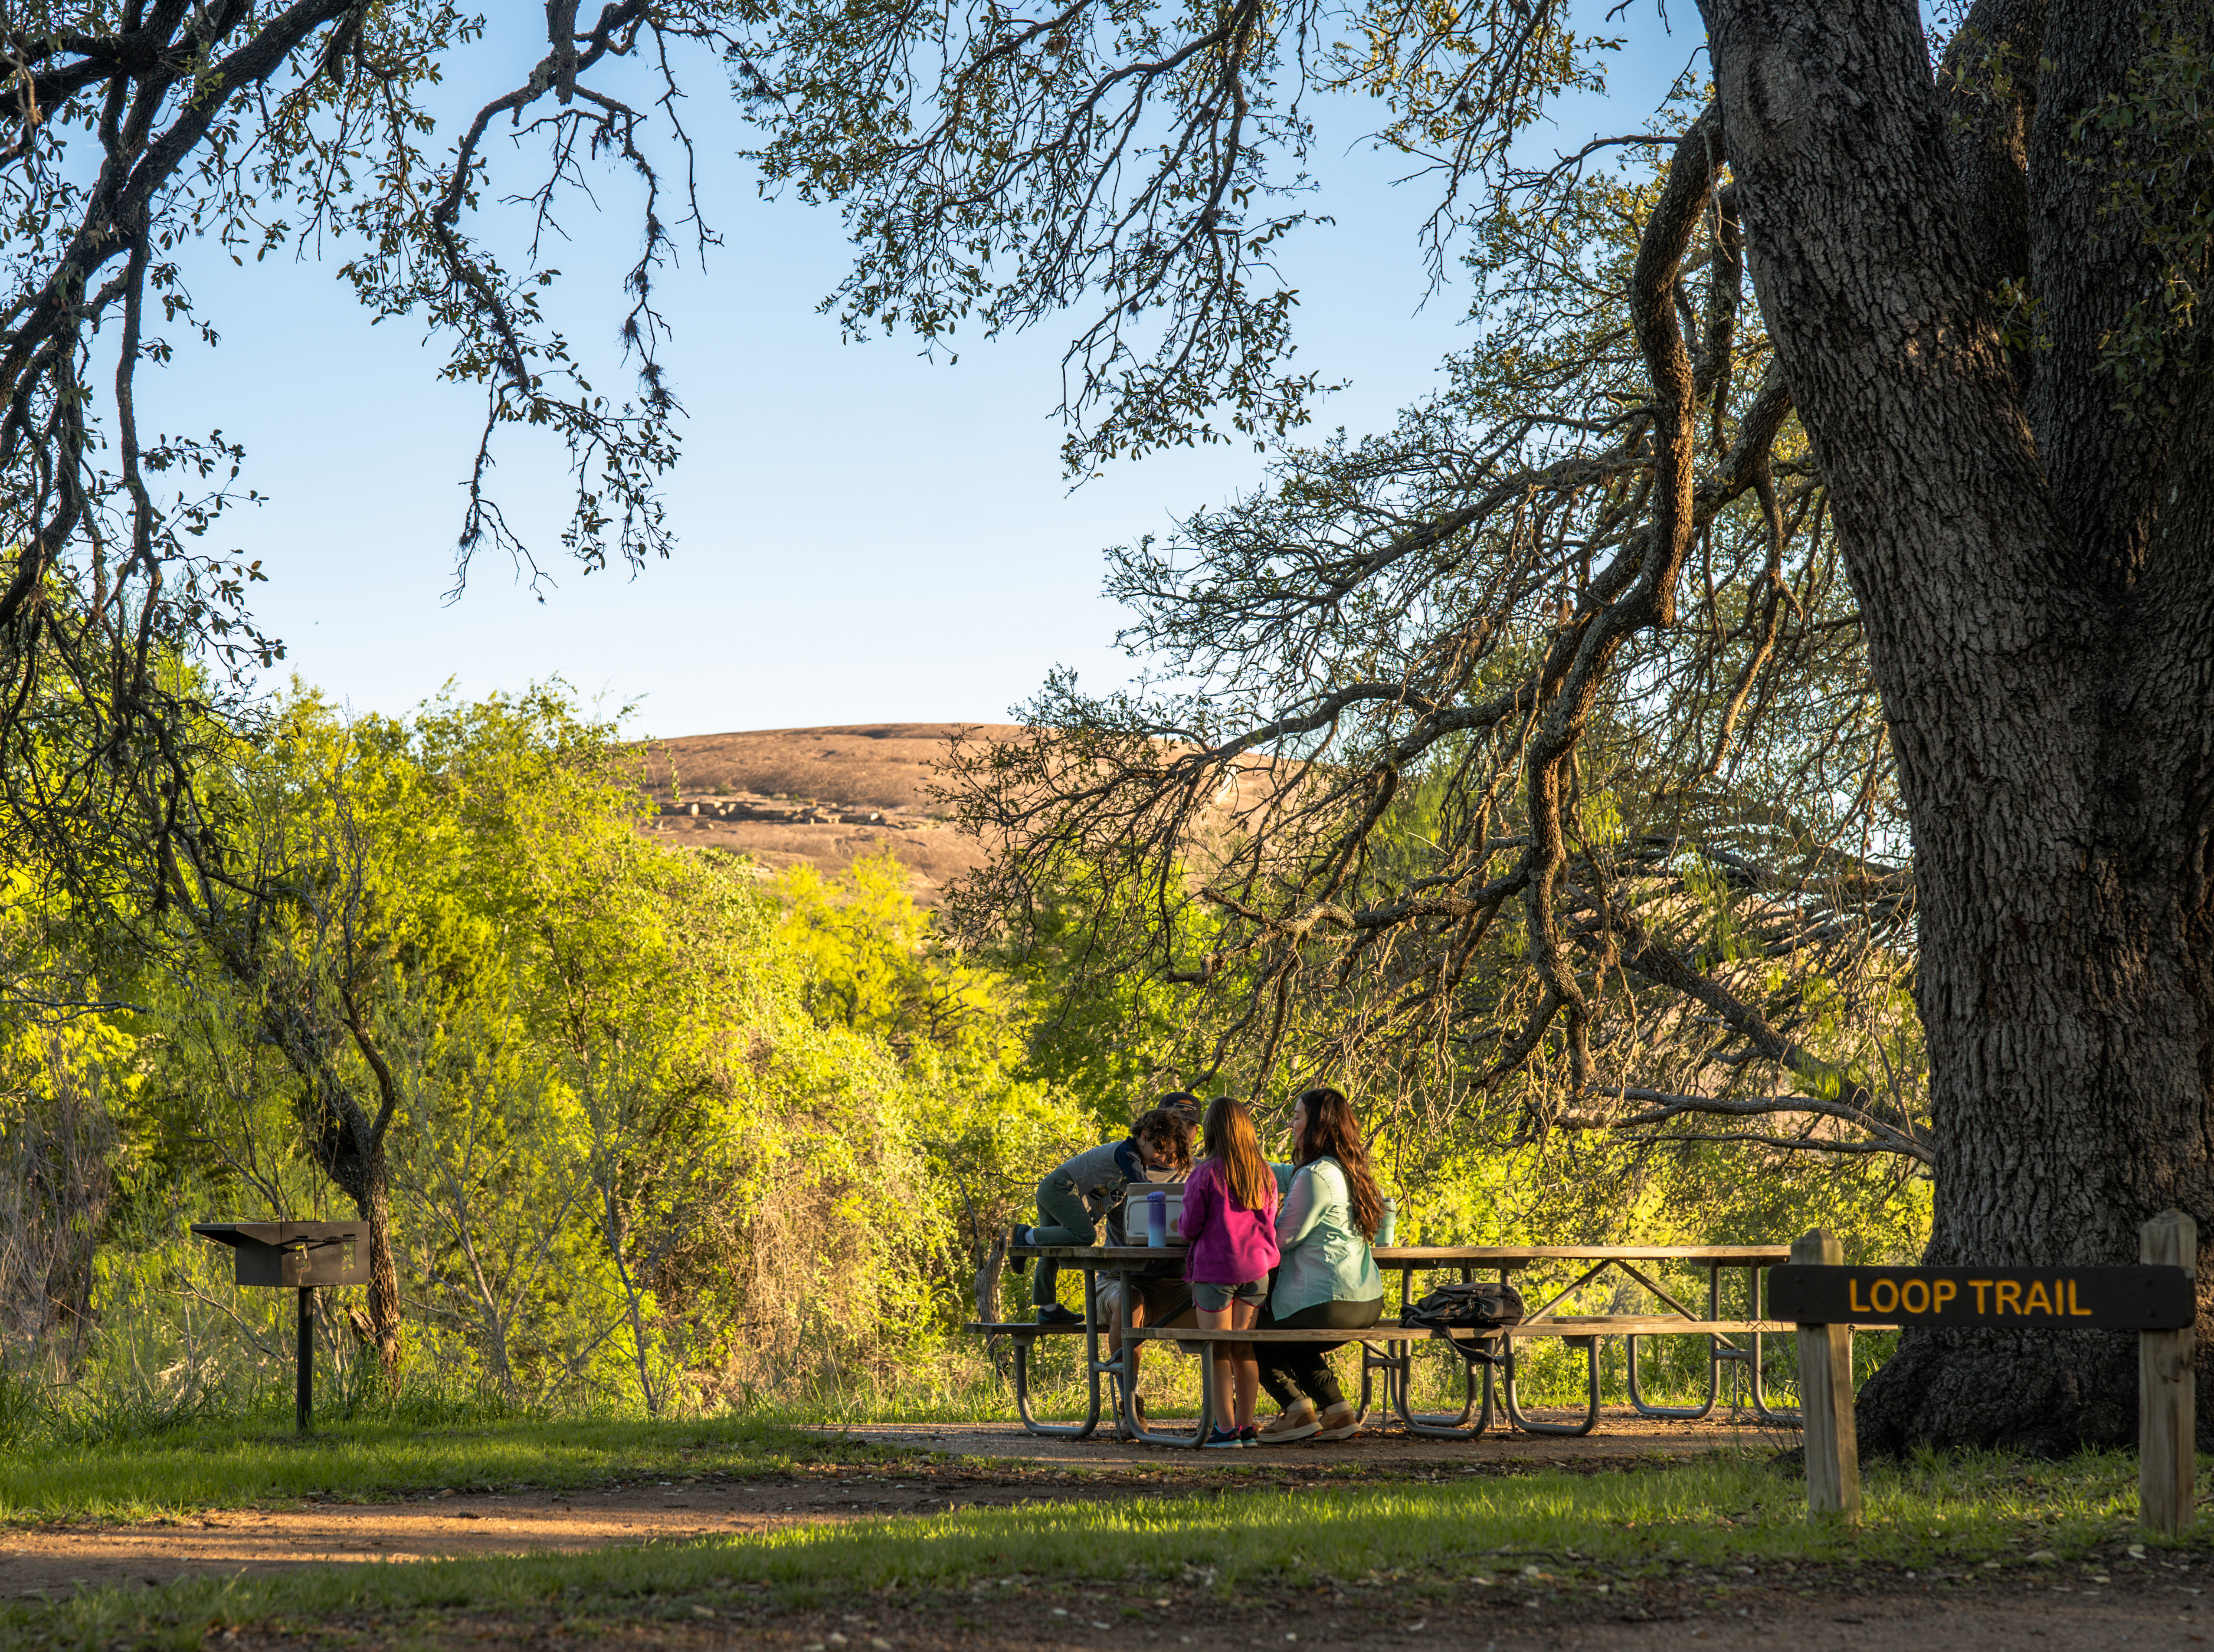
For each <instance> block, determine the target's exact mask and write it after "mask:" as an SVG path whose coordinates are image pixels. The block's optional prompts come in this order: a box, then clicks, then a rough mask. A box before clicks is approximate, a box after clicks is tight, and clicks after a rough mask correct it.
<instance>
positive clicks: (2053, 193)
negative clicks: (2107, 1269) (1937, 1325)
mask: <svg viewBox="0 0 2214 1652" xmlns="http://www.w3.org/2000/svg"><path fill="white" fill-rule="evenodd" d="M1706 10H1707V15H1708V19H1709V28H1710V31H1711V35H1712V52H1713V57H1714V63H1715V70H1716V83H1717V85H1718V88H1719V91H1720V105H1721V109H1722V122H1723V125H1724V129H1725V131H1726V132H1727V133H1728V147H1729V154H1730V161H1731V165H1732V167H1733V169H1734V174H1735V176H1736V178H1737V180H1738V187H1739V190H1740V194H1741V196H1742V199H1743V211H1744V214H1745V218H1746V232H1747V241H1748V248H1749V254H1750V258H1751V262H1752V271H1753V277H1754V282H1755V285H1756V288H1757V289H1758V291H1759V293H1760V296H1761V303H1762V309H1763V312H1764V315H1766V317H1767V318H1768V322H1769V327H1770V329H1771V333H1772V334H1773V335H1774V337H1775V339H1776V341H1777V353H1778V356H1779V358H1780V359H1781V361H1782V362H1783V368H1784V372H1785V375H1786V376H1787V377H1788V379H1789V382H1790V383H1791V386H1792V390H1793V394H1794V396H1795V400H1796V401H1797V404H1798V406H1799V408H1800V415H1801V419H1802V420H1803V421H1804V423H1805V425H1806V427H1807V431H1808V434H1809V436H1810V437H1812V439H1813V448H1814V452H1815V455H1816V456H1817V457H1818V459H1819V461H1820V463H1821V465H1822V468H1823V472H1824V474H1825V475H1826V477H1827V479H1828V480H1829V484H1830V486H1831V490H1832V499H1833V502H1834V503H1833V509H1834V511H1835V512H1836V515H1837V517H1838V529H1839V531H1840V534H1841V535H1842V536H1843V539H1844V545H1845V548H1846V555H1847V559H1848V561H1849V564H1850V567H1851V569H1852V572H1853V578H1854V583H1855V584H1856V588H1857V589H1858V590H1859V591H1860V592H1861V595H1862V602H1863V603H1864V605H1865V612H1866V613H1867V615H1868V654H1869V661H1870V664H1871V666H1872V668H1873V670H1874V672H1875V680H1876V682H1877V683H1878V684H1879V686H1880V687H1881V689H1882V693H1883V699H1884V708H1885V714H1886V716H1887V719H1888V721H1889V723H1890V725H1891V730H1892V739H1893V749H1894V750H1895V751H1896V753H1897V755H1898V762H1899V780H1900V786H1901V789H1902V792H1903V793H1904V795H1905V800H1906V807H1907V813H1908V817H1909V818H1910V819H1911V821H1912V823H1913V827H1914V852H1915V871H1916V879H1917V885H1918V887H1919V890H1920V943H1921V958H1920V967H1919V971H1918V976H1917V983H1916V998H1917V1003H1918V1005H1919V1006H1920V1009H1921V1013H1922V1020H1923V1028H1924V1033H1925V1037H1927V1039H1928V1042H1929V1047H1930V1058H1931V1076H1932V1087H1933V1094H1932V1101H1933V1104H1934V1109H1935V1117H1936V1132H1937V1154H1938V1171H1939V1175H1938V1194H1937V1203H1936V1229H1935V1232H1934V1233H1933V1235H1932V1239H1931V1243H1930V1256H1931V1259H1932V1260H1933V1261H1936V1262H1940V1263H1953V1262H1969V1261H1973V1262H1983V1263H1999V1264H2004V1263H2014V1264H2021V1263H2046V1262H2054V1263H2090V1262H2119V1261H2124V1260H2127V1259H2130V1258H2131V1257H2133V1255H2134V1244H2135V1235H2136V1231H2137V1228H2138V1225H2139V1224H2140V1223H2141V1222H2143V1221H2144V1219H2145V1218H2146V1217H2148V1216H2150V1215H2153V1214H2154V1213H2155V1212H2156V1211H2158V1210H2161V1209H2162V1208H2166V1207H2168V1206H2177V1207H2180V1208H2183V1209H2185V1210H2186V1211H2189V1212H2191V1213H2192V1214H2193V1215H2197V1216H2199V1217H2200V1218H2201V1220H2204V1219H2205V1217H2206V1216H2207V1215H2210V1214H2214V1156H2210V1146H2209V1144H2210V1141H2214V1133H2211V1132H2210V1126H2214V1053H2210V1052H2214V852H2211V851H2210V844H2211V843H2214V743H2210V742H2209V740H2208V737H2207V733H2206V730H2207V726H2208V724H2207V712H2208V708H2209V706H2210V704H2211V703H2214V503H2210V501H2209V499H2208V497H2207V493H2206V489H2205V479H2206V477H2207V476H2209V475H2210V474H2214V329H2210V328H2208V327H2206V326H2205V322H2204V321H2203V320H2202V318H2201V317H2200V316H2199V314H2198V313H2197V309H2196V300H2197V295H2198V294H2199V292H2200V291H2203V290H2204V287H2205V282H2206V279H2207V278H2208V275H2209V273H2210V256H2209V254H2210V245H2209V223H2210V212H2209V208H2210V205H2214V170H2211V169H2210V161H2214V144H2210V137H2209V128H2208V126H2207V125H2206V122H2205V112H2204V103H2203V100H2204V98H2205V92H2206V88H2207V81H2208V72H2209V66H2210V65H2209V48H2210V47H2214V15H2210V14H2209V12H2208V9H2206V8H2205V6H2204V5H2182V4H2177V5H2168V6H2156V7H2152V8H2149V9H2142V10H2140V9H2138V8H2134V7H2121V6H2112V5H2106V4H2099V3H2090V0H2053V3H2050V4H2034V3H2025V0H1983V3H1979V4H1978V5H1977V6H1976V8H1975V9H1974V10H1973V11H1972V13H1971V14H1970V15H1969V18H1968V21H1967V24H1966V28H1964V30H1963V31H1962V34H1961V35H1960V38H1959V39H1958V40H1956V42H1955V52H1954V58H1953V59H1952V61H1951V63H1950V64H1948V70H1949V72H1948V73H1947V74H1945V75H1943V76H1940V77H1938V78H1935V79H1933V77H1932V76H1931V74H1930V67H1929V62H1928V56H1927V52H1926V49H1925V46H1924V45H1923V38H1922V31H1921V28H1920V22H1919V20H1918V18H1917V16H1916V15H1915V11H1914V9H1913V8H1912V7H1911V6H1910V5H1903V4H1878V3H1866V0H1863V3H1848V4H1843V5H1820V6H1818V5H1813V4H1777V3H1761V0H1745V3H1740V0H1709V4H1708V6H1707V8H1706ZM2025 335H2027V336H2025ZM2015 341H2018V344H2017V345H2016V347H2010V343H2014V342H2015ZM2209 1243H2210V1244H2214V1235H2210V1239H2209ZM2210 1262H2214V1254H2209V1255H2208V1256H2206V1257H2202V1263H2201V1268H2200V1273H2201V1277H2202V1279H2204V1280H2205V1281H2206V1283H2205V1284H2203V1285H2202V1287H2201V1292H2202V1294H2201V1298H2200V1301H2201V1313H2202V1316H2204V1315H2205V1313H2206V1312H2207V1310H2208V1307H2209V1306H2210V1305H2214V1270H2210V1268H2209V1267H2208V1266H2207V1265H2206V1264H2207V1263H2210ZM2202 1340H2203V1339H2202ZM2200 1357H2201V1360H2202V1361H2209V1360H2210V1359H2214V1349H2207V1350H2206V1351H2205V1352H2203V1353H2202V1355H2201V1356H2200ZM2210 1368H2214V1366H2210V1365H2209V1364H2206V1363H2202V1365H2201V1367H2200V1372H2201V1380H2202V1381H2204V1380H2205V1374H2206V1373H2207V1372H2208V1370H2209V1369H2210ZM2135 1396H2136V1387H2135V1383H2134V1380H2133V1377H2132V1375H2131V1355H2130V1352H2129V1349H2127V1347H2126V1345H2125V1339H2123V1338H2119V1337H2116V1338H2113V1339H2111V1340H2107V1341H2105V1342H2102V1343H2101V1345H2100V1346H2099V1347H2097V1348H2096V1349H2089V1350H2082V1351H2071V1352H2064V1351H2063V1347H2062V1345H2061V1343H2060V1342H2059V1339H2058V1338H2055V1337H2052V1336H2049V1335H2045V1336H2040V1335H2037V1334H2034V1333H2031V1332H2028V1331H2024V1332H2022V1333H2020V1334H2018V1335H2014V1336H1998V1337H1992V1336H1989V1335H1985V1336H1980V1337H1970V1336H1966V1335H1963V1334H1958V1333H1954V1334H1940V1333H1934V1332H1918V1333H1915V1334H1912V1335H1911V1336H1909V1337H1907V1338H1906V1339H1905V1343H1904V1345H1903V1346H1902V1348H1901V1349H1900V1351H1899V1356H1898V1358H1897V1359H1896V1360H1894V1361H1892V1363H1891V1364H1890V1365H1889V1366H1888V1367H1887V1368H1886V1370H1885V1371H1884V1372H1883V1374H1881V1376H1880V1377H1879V1378H1878V1379H1877V1380H1876V1381H1875V1383H1874V1385H1873V1386H1871V1387H1870V1389H1869V1391H1868V1393H1867V1395H1866V1397H1865V1398H1864V1400H1863V1403H1862V1410H1863V1413H1864V1416H1865V1423H1864V1430H1865V1432H1864V1437H1866V1438H1868V1439H1869V1440H1871V1441H1872V1442H1874V1443H1875V1444H1877V1445H1879V1446H1889V1447H1898V1446H1902V1445H1905V1444H1906V1443H1908V1442H1910V1441H1916V1440H1921V1439H1935V1440H2005V1441H2030V1442H2035V1443H2040V1444H2048V1445H2052V1446H2056V1447H2057V1446H2061V1445H2064V1444H2067V1443H2069V1442H2071V1441H2076V1440H2081V1439H2089V1440H2100V1441H2116V1440H2121V1439H2126V1438H2127V1437H2128V1435H2129V1431H2130V1422H2131V1417H2132V1416H2133V1415H2134V1409H2135V1404H2136V1399H2135ZM2206 1427H2207V1428H2208V1429H2214V1417H2210V1419H2209V1421H2208V1423H2207V1425H2206Z"/></svg>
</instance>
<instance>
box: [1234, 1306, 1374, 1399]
mask: <svg viewBox="0 0 2214 1652" xmlns="http://www.w3.org/2000/svg"><path fill="white" fill-rule="evenodd" d="M1383 1317H1384V1299H1383V1298H1382V1297H1380V1296H1379V1297H1375V1298H1373V1299H1372V1300H1369V1301H1367V1302H1318V1303H1316V1304H1315V1305H1314V1306H1312V1307H1311V1308H1301V1309H1300V1311H1299V1312H1297V1313H1294V1314H1287V1316H1286V1317H1284V1318H1283V1319H1277V1318H1276V1317H1275V1314H1273V1313H1271V1312H1269V1310H1268V1309H1267V1308H1266V1307H1263V1309H1262V1311H1261V1323H1260V1324H1259V1325H1256V1326H1255V1327H1254V1329H1255V1330H1256V1331H1366V1330H1367V1329H1368V1327H1369V1326H1371V1325H1374V1324H1375V1323H1376V1322H1377V1321H1378V1320H1379V1319H1382V1318H1383ZM1331 1346H1332V1344H1330V1343H1254V1344H1253V1352H1254V1354H1255V1355H1256V1356H1257V1358H1258V1359H1259V1360H1260V1361H1261V1386H1263V1388H1266V1389H1267V1390H1268V1391H1269V1398H1271V1399H1273V1400H1275V1402H1276V1404H1279V1405H1290V1404H1293V1403H1294V1401H1295V1400H1296V1399H1297V1398H1299V1396H1300V1394H1302V1393H1304V1394H1305V1395H1306V1397H1307V1398H1309V1399H1312V1401H1314V1403H1315V1409H1316V1410H1324V1411H1326V1410H1329V1409H1330V1407H1331V1406H1333V1405H1342V1404H1345V1392H1344V1391H1343V1390H1342V1389H1341V1388H1340V1387H1339V1386H1337V1379H1336V1377H1335V1376H1334V1375H1332V1374H1331V1373H1330V1361H1329V1360H1328V1359H1327V1358H1326V1357H1325V1355H1328V1353H1329V1351H1330V1347H1331Z"/></svg>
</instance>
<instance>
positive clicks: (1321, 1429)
mask: <svg viewBox="0 0 2214 1652" xmlns="http://www.w3.org/2000/svg"><path fill="white" fill-rule="evenodd" d="M1360 1432H1361V1414H1360V1413H1359V1412H1358V1411H1356V1410H1354V1409H1353V1407H1351V1406H1350V1405H1348V1404H1346V1403H1345V1402H1344V1401H1343V1400H1340V1401H1338V1403H1337V1404H1335V1405H1333V1406H1331V1407H1330V1409H1329V1410H1326V1411H1324V1413H1323V1414H1322V1415H1321V1416H1319V1417H1318V1418H1317V1419H1316V1420H1315V1436H1314V1437H1315V1438H1316V1439H1318V1440H1350V1439H1352V1438H1353V1436H1354V1435H1356V1434H1359V1433H1360Z"/></svg>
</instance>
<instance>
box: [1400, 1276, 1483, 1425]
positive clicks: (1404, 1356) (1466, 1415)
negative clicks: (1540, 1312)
mask: <svg viewBox="0 0 2214 1652" xmlns="http://www.w3.org/2000/svg"><path fill="white" fill-rule="evenodd" d="M1475 1271H1476V1270H1475V1269H1473V1268H1471V1267H1470V1266H1468V1265H1467V1264H1465V1263H1464V1264H1463V1265H1462V1267H1461V1270H1460V1277H1461V1282H1462V1283H1463V1284H1466V1283H1467V1282H1468V1281H1469V1279H1470V1277H1471V1276H1472V1275H1473V1274H1474V1273H1475ZM1409 1294H1410V1292H1409V1291H1408V1290H1407V1289H1405V1288H1403V1289H1402V1290H1401V1291H1400V1293H1399V1317H1400V1318H1401V1319H1405V1318H1406V1317H1407V1306H1406V1304H1407V1298H1408V1296H1409ZM1393 1346H1394V1347H1395V1348H1397V1349H1398V1350H1399V1355H1398V1361H1397V1363H1398V1367H1399V1392H1398V1401H1397V1404H1398V1412H1399V1421H1400V1422H1401V1423H1403V1424H1404V1425H1405V1427H1406V1429H1407V1432H1408V1433H1410V1434H1419V1435H1425V1436H1426V1437H1428V1438H1429V1439H1432V1440H1466V1439H1469V1438H1471V1437H1472V1436H1474V1435H1480V1434H1482V1433H1483V1431H1484V1430H1485V1429H1488V1428H1489V1427H1490V1426H1491V1382H1490V1376H1491V1371H1490V1367H1488V1366H1487V1367H1485V1368H1484V1379H1485V1380H1484V1384H1483V1416H1482V1417H1481V1418H1480V1419H1479V1420H1478V1421H1477V1424H1476V1426H1475V1428H1473V1429H1471V1428H1470V1427H1469V1419H1470V1418H1471V1417H1472V1416H1476V1415H1477V1410H1476V1401H1477V1380H1476V1367H1475V1366H1474V1365H1473V1364H1467V1361H1466V1360H1465V1356H1462V1355H1460V1354H1459V1350H1458V1349H1455V1357H1456V1358H1462V1359H1463V1362H1464V1364H1467V1368H1466V1370H1465V1371H1464V1372H1463V1373H1462V1379H1463V1380H1465V1382H1466V1383H1467V1384H1468V1398H1467V1399H1466V1400H1465V1402H1464V1403H1463V1404H1462V1405H1461V1408H1460V1415H1459V1416H1456V1417H1451V1418H1447V1417H1446V1416H1437V1415H1433V1416H1416V1414H1415V1409H1414V1383H1415V1343H1414V1341H1413V1340H1412V1339H1411V1338H1410V1339H1409V1340H1408V1341H1405V1342H1401V1343H1394V1344H1393Z"/></svg>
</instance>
